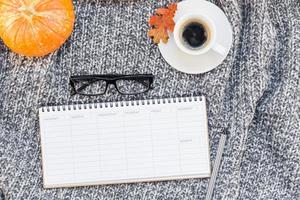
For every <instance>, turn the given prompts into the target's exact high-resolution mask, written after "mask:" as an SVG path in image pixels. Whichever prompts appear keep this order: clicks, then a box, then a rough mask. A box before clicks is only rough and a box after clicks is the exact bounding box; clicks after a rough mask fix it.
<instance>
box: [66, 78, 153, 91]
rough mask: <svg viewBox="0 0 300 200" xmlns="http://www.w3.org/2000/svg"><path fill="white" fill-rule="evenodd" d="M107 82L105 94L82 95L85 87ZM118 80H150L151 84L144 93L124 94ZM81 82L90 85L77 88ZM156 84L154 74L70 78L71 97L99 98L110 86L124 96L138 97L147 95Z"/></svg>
mask: <svg viewBox="0 0 300 200" xmlns="http://www.w3.org/2000/svg"><path fill="white" fill-rule="evenodd" d="M100 80H101V81H105V83H106V86H105V90H104V92H103V93H99V94H86V93H81V92H80V90H83V89H84V88H85V87H87V86H89V85H90V84H92V83H94V82H96V81H100ZM118 80H136V81H138V80H142V81H144V80H149V84H147V89H146V90H145V91H143V92H136V93H123V92H121V91H120V90H119V88H118V86H117V81H118ZM76 81H77V82H80V81H88V84H85V85H83V86H81V87H80V88H77V89H76V87H75V84H76ZM153 82H154V75H153V74H134V75H118V74H105V75H73V76H71V77H70V85H71V87H72V89H73V91H74V92H73V93H72V94H71V95H75V94H79V95H84V96H99V95H104V94H105V93H106V92H107V89H108V86H109V85H114V87H115V89H116V90H117V91H118V92H119V93H120V94H122V95H137V94H142V93H146V92H148V91H149V90H151V89H153V87H152V84H153Z"/></svg>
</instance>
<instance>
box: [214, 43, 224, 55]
mask: <svg viewBox="0 0 300 200" xmlns="http://www.w3.org/2000/svg"><path fill="white" fill-rule="evenodd" d="M212 49H213V50H214V51H215V52H216V53H218V54H220V55H225V54H226V48H225V47H223V46H222V45H220V44H218V43H216V44H215V45H214V46H213V48H212Z"/></svg>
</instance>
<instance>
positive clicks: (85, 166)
mask: <svg viewBox="0 0 300 200" xmlns="http://www.w3.org/2000/svg"><path fill="white" fill-rule="evenodd" d="M39 117H40V134H41V152H42V168H43V183H44V187H45V188H56V187H72V186H87V185H98V184H115V183H132V182H144V181H160V180H173V179H187V178H201V177H209V176H210V158H209V142H208V129H207V114H206V103H205V98H204V97H187V98H172V99H156V100H144V101H126V102H112V103H96V104H84V105H67V106H56V107H43V108H40V110H39Z"/></svg>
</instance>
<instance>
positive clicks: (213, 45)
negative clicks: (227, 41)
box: [174, 14, 226, 55]
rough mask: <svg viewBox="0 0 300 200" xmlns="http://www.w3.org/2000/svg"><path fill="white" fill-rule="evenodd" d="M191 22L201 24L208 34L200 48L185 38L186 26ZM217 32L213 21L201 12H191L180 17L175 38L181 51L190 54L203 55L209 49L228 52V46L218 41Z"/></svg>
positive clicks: (222, 53)
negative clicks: (188, 42) (191, 44)
mask: <svg viewBox="0 0 300 200" xmlns="http://www.w3.org/2000/svg"><path fill="white" fill-rule="evenodd" d="M191 23H199V24H201V25H202V26H203V27H204V29H205V31H206V34H207V40H206V41H205V43H204V44H203V45H201V46H200V47H198V48H193V47H191V46H189V45H188V44H187V42H186V41H184V38H183V32H184V30H185V28H186V27H187V26H188V25H189V24H191ZM216 34H217V33H216V28H215V24H214V23H213V21H212V20H210V19H209V18H208V17H206V16H203V15H200V14H189V15H184V16H182V17H180V19H179V20H178V21H177V22H176V25H175V28H174V40H175V43H176V45H177V46H178V48H179V49H180V50H181V51H183V52H185V53H186V54H189V55H201V54H204V53H206V52H208V51H209V50H213V51H215V52H216V53H218V54H221V55H224V54H226V48H225V47H223V46H222V45H220V44H218V43H217V42H216Z"/></svg>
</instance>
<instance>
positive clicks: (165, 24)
mask: <svg viewBox="0 0 300 200" xmlns="http://www.w3.org/2000/svg"><path fill="white" fill-rule="evenodd" d="M176 10H177V4H176V3H173V4H170V5H169V6H168V8H158V9H157V10H156V15H153V16H151V17H150V20H149V25H150V26H151V27H152V28H151V29H150V30H149V32H148V36H149V37H151V38H152V39H153V42H154V43H155V44H158V43H159V42H160V41H161V40H162V41H163V43H167V42H168V40H169V35H168V31H171V32H173V31H174V27H175V22H174V19H173V18H174V16H175V13H176Z"/></svg>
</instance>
